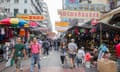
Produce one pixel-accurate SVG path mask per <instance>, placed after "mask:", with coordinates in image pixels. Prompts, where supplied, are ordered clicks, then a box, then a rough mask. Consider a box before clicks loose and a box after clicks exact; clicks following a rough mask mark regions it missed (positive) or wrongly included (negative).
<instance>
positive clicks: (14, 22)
mask: <svg viewBox="0 0 120 72" xmlns="http://www.w3.org/2000/svg"><path fill="white" fill-rule="evenodd" d="M0 23H1V24H2V25H5V24H9V25H11V26H14V27H24V25H26V24H27V26H28V23H27V21H25V20H23V19H20V18H5V19H3V20H1V21H0Z"/></svg>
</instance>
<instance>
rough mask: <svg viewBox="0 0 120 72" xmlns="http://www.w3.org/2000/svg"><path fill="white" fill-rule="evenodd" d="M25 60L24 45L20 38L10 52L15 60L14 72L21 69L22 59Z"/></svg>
mask: <svg viewBox="0 0 120 72" xmlns="http://www.w3.org/2000/svg"><path fill="white" fill-rule="evenodd" d="M23 56H24V58H25V59H26V57H27V56H26V51H25V45H24V44H23V43H22V40H21V38H20V37H18V38H17V43H16V44H15V45H14V48H13V50H12V54H11V57H12V58H13V59H14V60H15V64H16V72H20V68H21V67H22V58H23Z"/></svg>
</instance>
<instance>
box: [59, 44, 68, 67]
mask: <svg viewBox="0 0 120 72" xmlns="http://www.w3.org/2000/svg"><path fill="white" fill-rule="evenodd" d="M60 48H61V49H60V59H61V63H62V66H63V67H64V64H65V57H66V54H67V53H66V43H65V42H62V43H61V46H60Z"/></svg>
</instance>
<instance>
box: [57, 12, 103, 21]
mask: <svg viewBox="0 0 120 72" xmlns="http://www.w3.org/2000/svg"><path fill="white" fill-rule="evenodd" d="M58 14H59V15H60V17H61V18H79V19H80V18H81V19H100V16H101V14H100V12H97V11H75V10H59V11H58Z"/></svg>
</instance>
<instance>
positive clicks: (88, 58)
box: [85, 50, 92, 68]
mask: <svg viewBox="0 0 120 72" xmlns="http://www.w3.org/2000/svg"><path fill="white" fill-rule="evenodd" d="M91 59H92V56H91V54H90V51H89V50H87V51H86V54H85V67H86V68H90V66H91Z"/></svg>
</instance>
